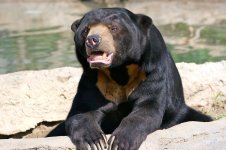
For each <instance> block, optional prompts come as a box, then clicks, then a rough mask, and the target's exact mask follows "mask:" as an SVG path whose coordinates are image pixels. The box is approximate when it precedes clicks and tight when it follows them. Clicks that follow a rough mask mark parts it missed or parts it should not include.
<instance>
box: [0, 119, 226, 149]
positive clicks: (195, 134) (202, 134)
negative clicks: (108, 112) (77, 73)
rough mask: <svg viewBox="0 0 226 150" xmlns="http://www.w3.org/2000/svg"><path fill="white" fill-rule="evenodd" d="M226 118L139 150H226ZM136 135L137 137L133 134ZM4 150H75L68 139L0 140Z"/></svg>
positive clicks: (191, 125)
mask: <svg viewBox="0 0 226 150" xmlns="http://www.w3.org/2000/svg"><path fill="white" fill-rule="evenodd" d="M225 124H226V118H223V119H220V120H217V121H213V122H208V123H202V122H187V123H182V124H180V125H177V126H174V127H172V128H169V129H167V130H158V131H155V132H154V133H152V134H150V135H149V136H148V137H147V139H146V140H145V141H144V142H143V144H142V145H141V147H140V150H150V149H153V150H165V149H169V150H191V149H192V150H204V149H205V150H213V149H216V150H225V143H226V126H225ZM134 136H136V135H134ZM0 147H1V149H3V150H15V149H16V150H45V149H48V150H76V147H75V146H74V145H73V144H72V143H71V141H70V139H69V138H68V137H66V136H65V137H51V138H32V139H7V140H0Z"/></svg>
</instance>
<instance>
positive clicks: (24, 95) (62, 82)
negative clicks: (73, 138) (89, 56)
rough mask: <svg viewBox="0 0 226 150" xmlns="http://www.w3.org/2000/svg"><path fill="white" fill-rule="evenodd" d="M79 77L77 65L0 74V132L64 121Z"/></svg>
mask: <svg viewBox="0 0 226 150" xmlns="http://www.w3.org/2000/svg"><path fill="white" fill-rule="evenodd" d="M80 76H81V69H80V68H58V69H53V70H42V71H24V72H16V73H11V74H5V75H0V85H1V87H0V95H1V101H0V114H1V118H0V134H2V135H11V134H15V133H19V132H25V131H26V130H29V129H31V128H35V126H36V125H37V124H38V123H40V122H43V121H47V122H52V121H59V120H64V119H65V117H66V116H67V113H68V110H70V107H71V101H72V99H73V97H74V94H75V92H76V87H77V84H78V81H79V79H80Z"/></svg>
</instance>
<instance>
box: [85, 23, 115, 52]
mask: <svg viewBox="0 0 226 150" xmlns="http://www.w3.org/2000/svg"><path fill="white" fill-rule="evenodd" d="M94 34H95V35H99V36H100V38H101V42H100V44H99V46H98V48H97V49H99V50H101V51H104V52H108V53H114V52H115V47H114V40H113V36H112V34H111V32H110V31H109V28H108V27H107V26H106V25H104V24H96V25H92V26H91V27H90V28H89V33H88V35H87V37H88V36H90V35H94ZM86 52H87V54H88V55H89V54H90V49H89V48H88V47H86Z"/></svg>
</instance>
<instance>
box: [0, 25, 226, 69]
mask: <svg viewBox="0 0 226 150" xmlns="http://www.w3.org/2000/svg"><path fill="white" fill-rule="evenodd" d="M159 28H160V30H161V32H162V34H163V35H164V36H166V37H176V38H183V37H188V36H189V34H190V33H189V30H188V25H186V24H182V23H179V24H175V25H165V26H160V27H159ZM59 29H60V26H55V27H48V28H40V29H31V30H25V31H23V32H21V33H17V32H15V31H14V32H13V31H6V30H2V31H0V73H1V74H3V73H9V72H15V71H21V70H40V69H50V68H56V67H65V66H73V67H79V66H80V65H79V64H78V61H77V59H76V57H75V54H74V42H73V34H72V32H71V31H70V29H68V30H63V31H61V30H59ZM200 39H201V40H200V41H199V43H202V44H204V45H206V46H204V47H203V48H198V47H196V46H190V45H186V44H184V45H183V44H182V45H181V44H177V43H173V44H172V43H170V42H169V43H168V41H167V40H166V41H167V46H168V49H169V50H170V51H171V53H172V55H173V58H174V60H175V61H176V62H195V63H204V62H208V61H213V62H214V61H220V60H226V25H218V26H208V27H206V28H204V29H203V30H202V31H201V33H200ZM181 47H182V50H181ZM219 49H220V50H219Z"/></svg>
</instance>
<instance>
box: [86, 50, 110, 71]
mask: <svg viewBox="0 0 226 150" xmlns="http://www.w3.org/2000/svg"><path fill="white" fill-rule="evenodd" d="M112 56H113V53H107V52H103V51H94V52H91V53H90V55H88V57H87V61H88V62H89V63H90V66H91V67H97V68H98V67H99V66H100V67H101V66H109V65H110V64H111V62H112Z"/></svg>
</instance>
